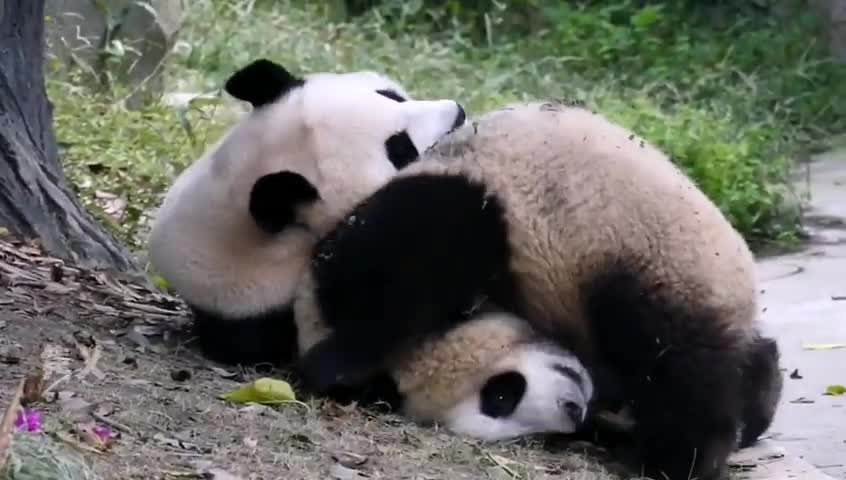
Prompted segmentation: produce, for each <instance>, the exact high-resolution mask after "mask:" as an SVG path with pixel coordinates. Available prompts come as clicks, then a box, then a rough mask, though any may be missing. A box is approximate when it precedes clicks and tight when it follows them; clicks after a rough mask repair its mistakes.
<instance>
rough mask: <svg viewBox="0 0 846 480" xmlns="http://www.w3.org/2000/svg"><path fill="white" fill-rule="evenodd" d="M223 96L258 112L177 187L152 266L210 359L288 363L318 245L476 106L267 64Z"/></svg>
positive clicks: (233, 81) (234, 79)
mask: <svg viewBox="0 0 846 480" xmlns="http://www.w3.org/2000/svg"><path fill="white" fill-rule="evenodd" d="M225 90H226V91H227V92H228V93H229V94H231V95H232V96H234V97H235V98H237V99H240V100H243V101H247V102H249V103H251V104H252V106H253V111H252V112H251V113H249V114H248V115H247V116H246V117H245V118H243V119H242V120H241V121H239V122H238V123H237V124H236V125H235V126H234V127H233V128H232V129H231V130H230V131H229V132H227V133H226V135H225V136H224V137H223V138H222V139H221V140H220V141H219V142H218V143H217V144H216V145H214V146H212V147H211V148H210V149H209V150H208V152H207V153H206V154H205V155H203V156H202V157H201V158H200V159H198V160H197V161H195V162H194V163H193V164H192V165H190V166H189V167H188V168H187V169H186V170H185V171H183V172H182V173H181V174H180V175H179V177H178V178H177V179H176V181H175V183H174V184H173V186H172V187H171V189H170V190H169V191H168V193H167V195H166V197H165V199H164V201H163V203H162V205H161V206H160V208H159V209H158V212H157V214H156V216H155V219H154V222H153V225H152V229H151V233H150V236H149V243H148V248H149V258H150V262H151V264H152V266H153V268H154V269H155V270H156V271H157V272H158V273H159V274H160V275H162V277H163V278H164V279H165V280H166V281H167V282H168V283H169V284H170V286H171V287H173V289H174V290H175V291H176V293H177V294H178V295H179V296H180V297H181V298H182V299H184V300H185V302H186V303H187V304H188V305H189V306H190V307H191V309H192V310H193V312H194V314H195V322H194V325H195V329H196V334H197V336H198V337H199V340H200V343H201V345H202V347H203V349H204V350H205V351H206V353H207V354H208V355H209V356H211V357H213V358H216V359H217V360H221V361H225V362H231V363H235V362H239V363H257V362H273V363H278V361H280V360H283V356H284V355H285V354H286V353H287V354H290V353H292V351H290V350H289V349H286V348H283V344H284V340H285V339H289V340H291V341H292V343H293V341H294V339H295V338H296V335H295V332H294V331H293V330H292V328H293V319H292V316H291V315H292V314H291V302H292V297H293V295H294V292H295V288H296V285H297V283H298V282H299V279H300V277H301V273H302V271H303V269H304V268H305V266H306V264H307V263H308V261H309V254H310V252H311V248H312V247H313V245H314V242H315V241H316V240H317V238H319V237H320V235H321V234H322V232H323V231H324V230H325V229H326V228H328V227H329V226H331V225H333V223H334V222H335V221H337V220H338V219H339V218H340V217H341V216H342V215H343V213H345V212H346V211H347V210H348V209H349V208H351V206H352V205H354V204H355V202H356V201H358V200H360V199H361V198H363V197H364V196H366V195H367V194H368V193H370V192H372V191H373V190H375V189H376V188H377V187H379V186H381V185H382V184H383V183H384V182H386V181H387V180H388V179H389V178H390V177H391V176H392V175H394V174H395V173H396V171H397V169H398V168H400V167H402V166H404V165H406V164H408V163H409V162H412V161H414V160H416V159H417V157H418V152H421V151H423V150H425V149H426V148H428V147H429V146H431V145H432V144H433V143H434V142H435V141H436V140H438V139H439V138H440V137H442V136H443V135H445V134H446V133H447V132H449V131H451V130H453V129H454V128H455V127H457V126H458V125H460V124H462V123H463V121H464V111H463V109H462V108H461V106H460V105H458V104H457V103H456V102H454V101H451V100H440V101H415V100H413V99H411V98H410V97H409V95H408V94H407V93H406V92H405V90H404V89H403V88H402V87H400V86H399V85H398V84H397V83H396V82H394V81H392V80H390V79H389V78H386V77H384V76H382V75H379V74H376V73H373V72H352V73H340V74H335V73H316V74H311V75H307V76H305V77H297V76H294V75H293V74H291V73H289V72H288V71H287V70H286V69H285V68H283V67H282V66H280V65H278V64H276V63H273V62H271V61H268V60H257V61H255V62H252V63H250V64H249V65H247V66H245V67H244V68H242V69H240V70H238V71H237V72H235V73H234V74H233V75H232V76H231V77H230V78H229V79H228V80H227V82H226V85H225ZM351 119H352V120H351Z"/></svg>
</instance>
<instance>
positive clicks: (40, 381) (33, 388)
mask: <svg viewBox="0 0 846 480" xmlns="http://www.w3.org/2000/svg"><path fill="white" fill-rule="evenodd" d="M23 385H24V386H23V395H21V404H23V405H29V404H32V403H36V402H38V401H41V399H42V397H43V396H44V393H45V390H44V386H45V382H44V371H43V370H42V369H40V368H36V369H35V371H34V372H32V373H30V374H29V375H27V376H26V378H25V379H24V384H23Z"/></svg>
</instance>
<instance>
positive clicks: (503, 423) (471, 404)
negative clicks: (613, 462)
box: [294, 273, 594, 440]
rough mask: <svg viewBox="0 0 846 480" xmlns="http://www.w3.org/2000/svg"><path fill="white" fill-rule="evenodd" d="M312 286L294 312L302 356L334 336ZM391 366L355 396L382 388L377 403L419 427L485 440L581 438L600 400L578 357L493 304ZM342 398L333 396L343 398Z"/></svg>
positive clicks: (305, 287)
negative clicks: (551, 436)
mask: <svg viewBox="0 0 846 480" xmlns="http://www.w3.org/2000/svg"><path fill="white" fill-rule="evenodd" d="M312 282H313V278H312V277H311V276H310V275H309V274H308V273H306V275H305V276H304V278H303V281H302V284H301V289H300V292H299V294H298V295H297V300H296V302H295V307H294V310H295V318H296V322H297V329H298V333H299V337H298V338H299V351H301V352H308V351H309V350H310V349H311V348H312V347H313V346H314V345H315V344H317V343H319V342H320V341H322V340H323V339H324V338H326V336H327V335H328V334H329V332H330V330H329V329H328V327H327V325H326V324H325V323H324V322H323V319H322V317H321V316H320V313H319V310H318V309H317V305H316V303H315V297H314V289H313V288H312V286H313V283H312ZM387 363H388V365H389V366H388V368H387V369H386V370H387V371H386V375H385V376H383V377H381V378H379V380H378V382H371V383H370V384H365V385H363V387H364V389H356V390H355V391H354V394H357V395H359V397H358V398H357V399H359V398H362V397H361V392H362V391H366V390H367V388H371V389H375V390H376V393H375V394H374V395H372V396H370V397H369V399H370V400H376V399H379V400H383V401H386V400H387V401H388V403H389V404H390V405H391V407H393V408H394V409H396V410H398V411H400V412H402V413H403V414H404V415H405V416H407V417H408V418H410V419H412V420H414V421H416V422H417V423H421V424H431V423H437V424H439V425H441V426H443V427H445V428H447V429H448V430H451V431H453V432H456V433H459V434H464V435H467V436H470V437H474V438H478V439H482V440H503V439H509V438H514V437H518V436H522V435H528V434H534V433H565V434H572V433H576V432H577V431H579V430H580V429H581V428H582V427H583V425H584V424H585V421H586V420H587V415H588V412H589V409H590V404H591V401H592V400H593V398H594V382H593V379H592V377H591V376H590V375H589V373H588V371H587V369H586V368H585V366H584V365H583V364H582V363H581V362H580V361H579V359H578V358H577V357H576V356H575V355H573V353H572V352H570V351H567V350H566V349H564V348H562V347H561V346H560V345H557V344H556V343H555V342H553V341H550V340H549V339H546V338H543V337H542V336H540V335H539V334H538V333H537V332H536V331H535V330H534V329H533V328H532V327H531V325H530V324H529V323H528V322H526V321H525V320H523V319H521V318H518V317H516V316H514V315H512V314H509V313H507V312H504V311H502V310H501V309H499V308H496V307H494V306H493V305H490V304H483V305H480V306H479V308H477V309H476V310H474V311H473V312H472V313H471V314H469V317H468V320H467V321H466V322H461V323H460V324H458V325H456V327H455V328H452V329H450V330H449V331H447V332H446V333H445V334H444V335H443V336H440V337H437V338H431V339H425V340H423V341H411V342H408V343H407V345H406V348H403V349H401V350H400V351H398V352H396V354H394V355H392V356H391V358H390V360H389V361H388V362H387ZM374 385H376V386H378V388H375V387H374ZM339 391H341V392H342V391H343V389H333V390H332V391H330V392H327V393H328V394H329V395H330V396H333V397H336V398H338V392H339ZM378 395H383V396H382V397H379V396H378Z"/></svg>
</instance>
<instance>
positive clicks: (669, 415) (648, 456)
mask: <svg viewBox="0 0 846 480" xmlns="http://www.w3.org/2000/svg"><path fill="white" fill-rule="evenodd" d="M676 293H677V292H671V291H663V290H659V291H657V292H656V290H655V289H654V288H653V286H650V285H649V284H648V283H645V282H643V281H642V279H641V278H639V277H638V275H637V274H627V273H622V274H613V275H607V276H606V277H605V278H603V279H602V280H601V281H600V282H597V283H596V284H595V285H594V288H593V291H592V292H591V295H590V296H589V301H588V313H589V316H590V319H591V325H592V326H593V334H594V335H595V340H596V346H597V348H598V350H599V352H598V353H599V354H600V355H601V356H602V357H603V358H604V359H605V360H606V361H607V362H608V364H609V365H612V366H613V367H614V368H615V369H616V371H617V374H618V375H619V378H621V379H622V381H623V388H624V389H625V397H626V399H627V401H628V404H629V407H630V409H631V412H632V414H633V417H634V423H635V427H634V429H635V431H634V437H635V442H636V443H637V449H638V452H639V455H638V457H639V458H638V460H639V464H640V465H635V467H642V468H643V469H644V470H645V471H644V472H643V473H645V474H646V475H647V476H649V477H651V478H657V479H663V478H668V479H669V480H688V479H691V478H697V479H700V480H718V479H720V480H722V479H725V478H727V475H728V464H727V459H728V456H729V455H730V454H731V453H732V451H734V449H735V445H736V439H737V432H738V429H739V426H740V416H741V409H742V400H743V398H742V389H741V385H742V384H741V370H742V367H743V364H744V359H745V354H744V352H745V348H746V345H747V338H746V337H745V336H744V335H743V334H742V333H738V332H737V330H732V329H730V328H728V329H727V328H725V326H726V322H725V319H724V318H718V317H717V316H718V315H719V314H718V313H717V312H718V311H720V309H710V308H706V307H705V306H703V304H702V303H701V302H696V301H692V302H690V303H684V302H683V300H685V299H683V298H680V296H676ZM723 312H724V311H723Z"/></svg>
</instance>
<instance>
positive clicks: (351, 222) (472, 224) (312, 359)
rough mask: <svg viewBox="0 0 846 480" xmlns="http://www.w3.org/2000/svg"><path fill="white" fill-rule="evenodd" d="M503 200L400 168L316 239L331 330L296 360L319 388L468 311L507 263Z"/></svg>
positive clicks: (316, 269) (315, 265)
mask: <svg viewBox="0 0 846 480" xmlns="http://www.w3.org/2000/svg"><path fill="white" fill-rule="evenodd" d="M505 228H506V227H505V224H504V221H503V213H502V209H501V208H499V207H498V205H497V204H496V202H492V201H490V200H489V199H487V198H486V191H485V188H484V186H482V185H479V184H476V183H473V182H471V181H470V180H468V179H466V178H465V177H463V176H460V175H455V176H450V175H430V174H417V175H414V176H406V177H398V178H395V179H394V180H392V181H391V182H389V183H388V184H387V185H385V186H384V187H382V188H381V189H379V190H377V191H376V192H375V193H374V194H372V195H371V196H370V197H369V198H368V199H367V200H365V201H364V202H363V203H361V204H359V205H358V206H357V207H356V208H354V209H353V210H352V212H351V213H350V214H348V215H347V216H346V218H345V219H343V220H342V221H341V222H340V223H339V224H338V225H337V226H336V228H335V229H334V230H333V231H331V232H330V233H329V234H327V235H326V236H324V237H323V238H322V239H321V240H320V241H319V242H318V244H317V246H316V248H315V251H314V254H313V262H312V266H311V268H312V275H313V278H314V281H315V292H314V294H315V295H314V296H315V299H316V303H317V306H318V308H319V310H320V315H321V316H322V318H323V321H324V322H325V323H326V325H328V326H329V328H330V329H331V330H332V334H331V335H329V336H328V337H327V338H326V339H324V340H323V341H321V342H320V343H318V344H316V345H315V346H314V348H312V349H311V350H310V351H309V352H308V353H307V354H306V355H305V356H304V357H303V358H302V359H301V362H300V370H301V375H302V377H303V380H304V382H305V383H306V385H307V386H308V387H309V388H312V389H314V390H315V391H317V392H318V393H320V392H322V391H325V390H326V389H328V388H330V387H332V386H333V385H352V384H356V383H361V382H362V381H364V380H365V379H366V378H367V377H368V376H370V375H371V374H373V373H377V372H379V371H380V370H383V369H384V368H385V363H386V362H387V359H388V358H389V356H390V355H391V354H392V353H394V352H397V351H402V350H403V349H405V348H407V347H408V346H413V345H416V344H417V342H420V341H423V340H425V339H426V338H429V337H431V336H433V335H440V334H442V333H444V332H446V331H447V330H449V329H450V328H451V327H452V326H454V325H455V324H456V323H457V322H460V321H462V319H464V318H466V316H465V315H464V312H465V311H466V310H468V309H470V308H471V307H472V305H473V304H474V302H475V301H476V299H477V298H479V295H480V294H481V293H483V292H485V291H487V290H486V289H488V288H489V286H490V284H491V279H492V278H494V277H496V276H497V274H498V273H500V272H502V271H503V270H504V269H505V268H506V264H505V262H506V259H507V254H506V252H507V249H508V246H507V243H506V238H507V237H506V235H505Z"/></svg>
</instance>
